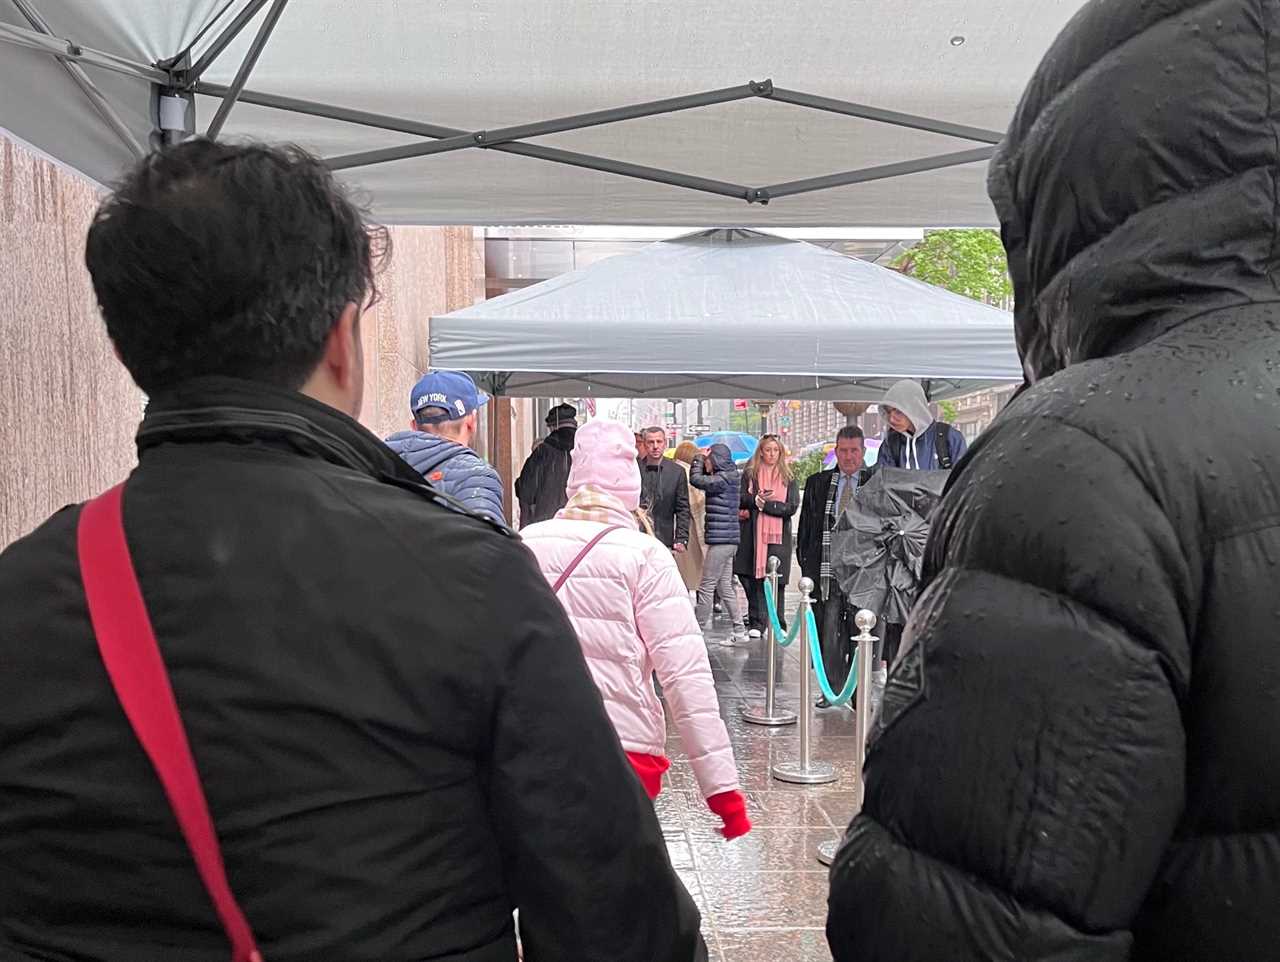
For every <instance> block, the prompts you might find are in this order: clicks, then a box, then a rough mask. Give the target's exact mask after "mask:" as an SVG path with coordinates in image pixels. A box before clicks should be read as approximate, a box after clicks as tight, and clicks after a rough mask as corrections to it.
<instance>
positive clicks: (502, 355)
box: [430, 229, 1022, 401]
mask: <svg viewBox="0 0 1280 962" xmlns="http://www.w3.org/2000/svg"><path fill="white" fill-rule="evenodd" d="M430 338H431V358H432V363H433V364H434V365H436V366H438V367H445V368H456V369H462V370H466V371H470V372H471V373H472V374H473V376H475V377H476V378H477V380H478V381H480V382H481V383H483V384H484V385H485V386H486V387H487V388H488V389H490V390H492V391H493V392H495V393H499V394H507V395H513V396H543V397H549V396H550V397H584V396H592V395H595V396H599V397H629V396H630V397H639V396H647V397H722V398H723V397H732V398H759V399H765V398H794V399H804V398H812V399H832V400H851V401H876V400H878V399H879V398H880V397H881V396H882V395H883V393H884V392H885V390H887V389H888V387H889V386H890V385H891V384H892V383H893V382H894V381H897V380H899V379H901V378H905V377H910V378H916V379H918V380H920V381H922V382H924V383H925V384H926V389H927V391H928V392H929V394H930V396H931V397H932V398H933V399H935V400H942V399H945V398H949V397H955V396H957V395H960V394H965V393H968V392H971V391H974V390H979V389H981V388H983V387H987V386H992V385H995V384H1001V383H1008V382H1012V381H1021V380H1022V368H1021V365H1020V364H1019V361H1018V354H1017V349H1016V347H1015V345H1014V334H1013V318H1012V316H1011V315H1009V314H1008V313H1007V312H1005V311H1001V310H997V309H996V308H993V307H988V306H987V305H985V304H981V303H979V302H977V301H973V300H971V299H969V298H967V297H961V296H960V295H958V294H952V293H950V292H949V291H945V290H942V289H941V288H937V287H933V286H932V285H929V284H924V283H922V282H920V281H916V280H913V279H912V278H909V277H905V276H903V275H902V274H899V273H898V272H896V271H893V270H890V269H888V268H885V267H879V266H877V265H875V264H872V263H869V262H867V261H862V260H858V259H856V258H853V257H846V256H844V255H842V254H838V253H835V252H833V251H829V250H825V249H823V248H821V247H817V246H815V245H813V244H807V243H804V242H802V241H793V240H784V239H782V238H779V237H775V236H772V235H769V234H762V233H758V232H755V231H749V230H738V229H722V230H712V231H704V232H701V233H697V234H691V235H689V236H687V237H682V238H679V239H676V240H669V241H661V242H659V243H656V244H651V245H649V246H648V247H645V248H643V249H642V250H640V251H639V252H637V253H635V254H628V255H620V256H616V257H611V258H609V259H607V260H604V261H600V262H599V263H596V264H593V265H592V266H590V267H587V268H585V269H583V270H579V271H573V272H571V273H568V274H562V275H560V276H559V277H555V278H552V279H551V280H548V281H544V282H543V283H541V284H535V285H534V286H532V287H527V288H525V289H524V290H520V291H514V292H512V293H510V294H506V295H504V296H502V297H497V298H494V299H492V300H488V301H483V302H481V303H479V304H476V305H474V306H472V307H469V308H466V309H464V310H461V311H456V312H455V313H453V314H449V315H447V316H444V317H438V318H434V319H433V320H432V321H431V333H430Z"/></svg>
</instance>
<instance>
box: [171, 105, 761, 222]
mask: <svg viewBox="0 0 1280 962" xmlns="http://www.w3.org/2000/svg"><path fill="white" fill-rule="evenodd" d="M191 89H192V90H193V91H194V92H195V93H198V94H203V95H205V96H208V97H225V96H226V95H227V92H228V91H229V90H230V89H231V88H230V87H226V86H223V85H222V84H213V83H205V82H204V81H201V82H199V83H197V84H195V86H194V87H192V88H191ZM240 100H241V101H242V102H244V103H247V104H255V105H257V106H260V107H272V108H275V109H276V110H287V111H290V112H292V113H297V114H306V115H308V116H311V117H325V118H328V119H329V120H340V121H343V122H344V123H349V124H359V125H361V126H364V127H377V128H379V129H382V130H396V131H399V132H401V133H405V134H417V135H419V136H421V137H432V138H444V137H455V136H457V135H459V134H465V133H466V131H465V130H460V129H459V128H457V127H441V126H439V125H438V124H429V123H424V122H422V121H418V120H408V119H406V118H404V117H392V116H389V115H387V114H376V113H370V112H369V111H366V110H353V109H351V108H349V107H338V106H334V105H333V104H324V103H318V102H316V101H314V100H300V99H298V98H296V97H282V96H280V95H278V94H269V93H263V92H262V91H259V90H242V91H240ZM487 149H489V150H498V151H502V152H503V153H507V154H519V155H521V156H523V157H532V158H534V159H535V160H545V161H549V162H551V163H553V164H566V165H568V166H570V167H583V168H586V169H588V170H599V171H603V172H605V173H611V174H619V175H621V176H623V177H633V178H636V179H638V180H647V181H651V182H653V183H658V184H667V185H669V186H672V187H685V188H688V189H689V190H700V191H703V192H705V193H709V194H719V195H720V196H722V197H733V198H735V199H737V200H748V199H750V197H749V195H750V194H751V188H749V187H746V186H745V185H742V184H731V183H727V182H725V181H720V180H710V179H708V178H706V177H693V176H690V175H688V174H680V173H675V172H672V171H667V170H661V169H659V168H656V167H644V166H641V165H639V164H628V163H625V162H623V161H618V160H610V159H608V158H606V157H595V156H593V155H591V154H579V153H576V152H574V151H569V150H560V149H558V148H555V147H543V146H542V145H541V144H523V143H520V144H515V143H513V144H495V145H494V146H492V147H489V148H487Z"/></svg>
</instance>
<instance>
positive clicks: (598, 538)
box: [551, 524, 622, 595]
mask: <svg viewBox="0 0 1280 962" xmlns="http://www.w3.org/2000/svg"><path fill="white" fill-rule="evenodd" d="M621 530H622V525H620V524H611V525H609V527H607V528H605V529H604V530H603V531H601V532H600V533H599V534H598V535H596V536H595V537H594V538H592V539H591V540H590V541H588V542H587V546H586V547H585V548H583V549H582V550H581V551H579V552H578V556H577V557H576V558H574V559H573V560H572V561H570V562H569V566H568V567H567V568H565V569H564V571H562V572H560V577H559V578H557V579H556V583H555V586H554V587H553V588H552V589H551V593H552V594H554V595H558V594H559V593H560V588H561V587H562V586H563V585H564V583H565V582H566V581H568V580H569V575H571V574H573V572H574V569H575V568H577V567H578V565H580V564H582V559H583V558H585V557H586V556H587V555H589V554H591V549H592V548H594V547H595V546H596V545H598V544H599V543H600V542H601V541H603V540H604V538H605V535H607V534H609V532H611V531H621Z"/></svg>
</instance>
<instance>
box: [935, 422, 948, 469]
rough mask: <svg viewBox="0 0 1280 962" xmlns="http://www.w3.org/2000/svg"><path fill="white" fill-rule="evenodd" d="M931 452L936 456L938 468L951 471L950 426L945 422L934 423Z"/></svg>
mask: <svg viewBox="0 0 1280 962" xmlns="http://www.w3.org/2000/svg"><path fill="white" fill-rule="evenodd" d="M933 427H934V430H935V431H936V432H937V433H936V434H934V436H933V452H934V454H936V455H937V456H938V467H940V468H941V469H942V470H943V471H950V470H951V444H950V441H951V425H950V424H948V423H947V422H946V421H937V422H935V423H934V426H933Z"/></svg>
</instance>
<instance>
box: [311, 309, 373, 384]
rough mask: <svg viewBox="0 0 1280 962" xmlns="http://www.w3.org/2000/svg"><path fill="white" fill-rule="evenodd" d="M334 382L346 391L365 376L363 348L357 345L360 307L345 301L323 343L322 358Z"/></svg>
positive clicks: (358, 341)
mask: <svg viewBox="0 0 1280 962" xmlns="http://www.w3.org/2000/svg"><path fill="white" fill-rule="evenodd" d="M321 363H322V364H324V366H325V367H326V368H327V369H328V373H329V376H330V378H332V380H333V383H334V385H335V386H337V387H338V388H339V389H340V390H342V391H343V392H349V391H351V390H352V389H353V388H354V387H356V386H357V385H359V384H360V383H361V381H362V380H363V378H364V351H363V350H362V349H361V345H360V308H359V307H357V306H356V305H355V304H348V305H347V306H346V307H344V308H343V309H342V313H341V314H339V315H338V320H337V321H336V322H335V323H334V325H333V327H332V328H331V329H330V330H329V337H328V340H327V341H326V342H325V345H324V360H323V361H322V362H321Z"/></svg>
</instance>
